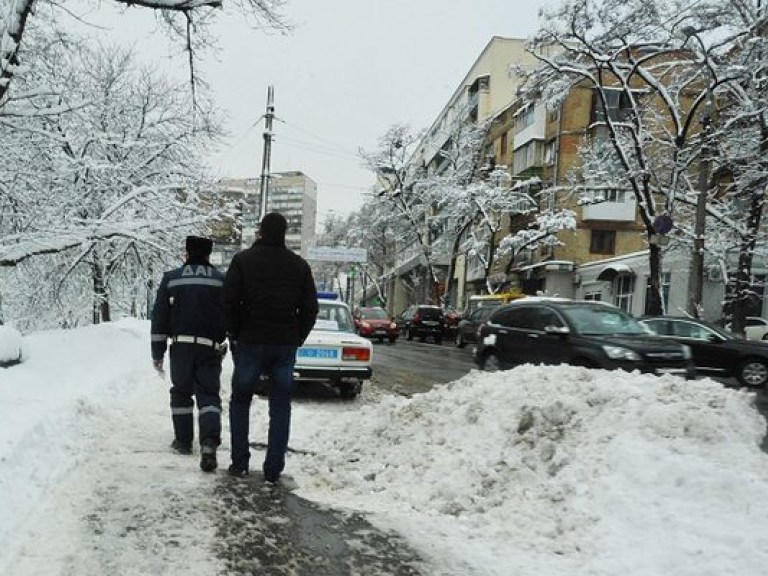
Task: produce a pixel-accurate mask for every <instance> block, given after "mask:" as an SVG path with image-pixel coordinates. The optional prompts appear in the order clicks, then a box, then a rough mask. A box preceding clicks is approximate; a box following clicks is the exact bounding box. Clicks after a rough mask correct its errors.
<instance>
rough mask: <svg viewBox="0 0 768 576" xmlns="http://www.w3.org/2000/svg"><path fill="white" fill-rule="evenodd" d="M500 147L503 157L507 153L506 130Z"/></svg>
mask: <svg viewBox="0 0 768 576" xmlns="http://www.w3.org/2000/svg"><path fill="white" fill-rule="evenodd" d="M500 148H501V156H502V157H503V156H506V155H507V133H506V132H504V134H502V135H501V143H500Z"/></svg>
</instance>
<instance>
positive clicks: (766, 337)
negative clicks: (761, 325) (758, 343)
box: [762, 332, 768, 340]
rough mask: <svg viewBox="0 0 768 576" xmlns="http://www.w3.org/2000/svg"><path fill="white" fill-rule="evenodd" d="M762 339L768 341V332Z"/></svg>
mask: <svg viewBox="0 0 768 576" xmlns="http://www.w3.org/2000/svg"><path fill="white" fill-rule="evenodd" d="M762 339H763V340H768V332H766V333H765V334H763V338H762Z"/></svg>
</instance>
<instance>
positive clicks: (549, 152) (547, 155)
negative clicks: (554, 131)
mask: <svg viewBox="0 0 768 576" xmlns="http://www.w3.org/2000/svg"><path fill="white" fill-rule="evenodd" d="M556 151H557V140H555V139H553V140H550V141H549V142H547V143H546V145H545V147H544V164H546V165H547V166H551V165H552V164H554V163H555V156H556V154H555V153H556Z"/></svg>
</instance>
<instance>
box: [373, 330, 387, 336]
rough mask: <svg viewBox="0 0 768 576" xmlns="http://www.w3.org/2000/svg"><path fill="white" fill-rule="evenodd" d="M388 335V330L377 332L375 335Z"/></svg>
mask: <svg viewBox="0 0 768 576" xmlns="http://www.w3.org/2000/svg"><path fill="white" fill-rule="evenodd" d="M386 333H387V331H386V330H376V332H375V334H381V335H382V336H383V335H385V334H386Z"/></svg>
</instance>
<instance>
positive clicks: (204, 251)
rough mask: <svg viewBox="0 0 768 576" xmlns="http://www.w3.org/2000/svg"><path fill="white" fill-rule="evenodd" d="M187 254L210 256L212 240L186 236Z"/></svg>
mask: <svg viewBox="0 0 768 576" xmlns="http://www.w3.org/2000/svg"><path fill="white" fill-rule="evenodd" d="M185 246H186V249H187V254H190V255H191V254H194V255H195V256H206V257H207V256H210V255H211V251H212V250H213V240H210V239H209V238H203V237H201V236H187V242H186V245H185Z"/></svg>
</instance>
